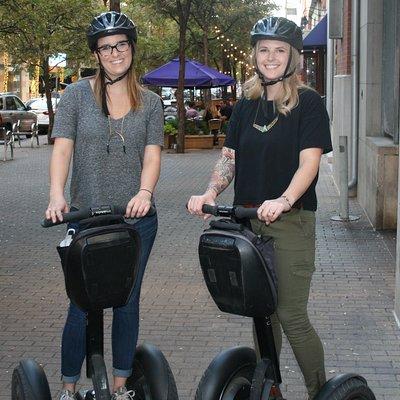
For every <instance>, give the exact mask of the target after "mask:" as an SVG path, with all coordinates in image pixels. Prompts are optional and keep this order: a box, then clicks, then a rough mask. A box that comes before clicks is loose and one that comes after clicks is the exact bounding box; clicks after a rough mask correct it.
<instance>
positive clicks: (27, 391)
mask: <svg viewBox="0 0 400 400" xmlns="http://www.w3.org/2000/svg"><path fill="white" fill-rule="evenodd" d="M11 399H12V400H51V394H50V388H49V383H48V382H47V378H46V374H45V373H44V371H43V368H42V367H41V366H40V365H39V364H38V363H37V362H36V361H35V360H32V359H27V360H22V361H21V362H20V363H19V365H18V367H16V368H15V369H14V371H13V374H12V380H11Z"/></svg>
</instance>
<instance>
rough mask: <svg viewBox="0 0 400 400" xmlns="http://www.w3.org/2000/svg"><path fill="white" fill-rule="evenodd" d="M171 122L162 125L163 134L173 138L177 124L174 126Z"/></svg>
mask: <svg viewBox="0 0 400 400" xmlns="http://www.w3.org/2000/svg"><path fill="white" fill-rule="evenodd" d="M172 121H174V120H172ZM172 121H168V122H166V123H165V124H164V133H165V134H166V135H172V136H175V135H176V134H177V133H178V124H177V123H176V126H175V123H174V122H172ZM175 121H176V120H175Z"/></svg>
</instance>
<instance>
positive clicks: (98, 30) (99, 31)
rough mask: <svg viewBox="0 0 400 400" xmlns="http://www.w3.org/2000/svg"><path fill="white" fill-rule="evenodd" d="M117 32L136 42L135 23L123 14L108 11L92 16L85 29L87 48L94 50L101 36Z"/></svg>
mask: <svg viewBox="0 0 400 400" xmlns="http://www.w3.org/2000/svg"><path fill="white" fill-rule="evenodd" d="M118 34H125V35H126V36H128V39H129V40H130V41H131V43H134V44H136V42H137V30H136V25H135V24H134V23H133V21H132V20H131V19H130V18H128V17H127V16H126V15H125V14H122V13H118V12H116V11H108V12H104V13H102V14H100V15H98V16H97V17H95V18H93V20H92V22H91V23H90V26H89V29H88V30H87V40H88V45H89V49H90V50H91V51H92V52H94V51H95V50H96V48H97V41H98V40H99V39H100V38H101V37H104V36H109V35H118Z"/></svg>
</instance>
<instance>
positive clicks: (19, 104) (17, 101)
mask: <svg viewBox="0 0 400 400" xmlns="http://www.w3.org/2000/svg"><path fill="white" fill-rule="evenodd" d="M14 101H15V104H16V106H17V110H18V111H25V106H24V103H23V102H22V101H21V100H20V99H19V98H18V97H14Z"/></svg>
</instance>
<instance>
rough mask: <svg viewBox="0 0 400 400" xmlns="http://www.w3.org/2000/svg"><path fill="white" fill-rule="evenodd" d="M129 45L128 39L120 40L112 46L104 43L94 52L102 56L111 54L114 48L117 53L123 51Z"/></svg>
mask: <svg viewBox="0 0 400 400" xmlns="http://www.w3.org/2000/svg"><path fill="white" fill-rule="evenodd" d="M130 45H131V43H130V42H129V40H121V41H120V42H118V43H117V44H115V45H114V46H112V45H111V44H105V45H104V46H100V47H98V48H97V49H96V52H97V53H99V54H100V55H101V56H103V57H106V56H111V54H112V53H113V51H114V49H116V50H117V51H118V52H119V53H124V52H125V51H127V50H128V49H129V46H130Z"/></svg>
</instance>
